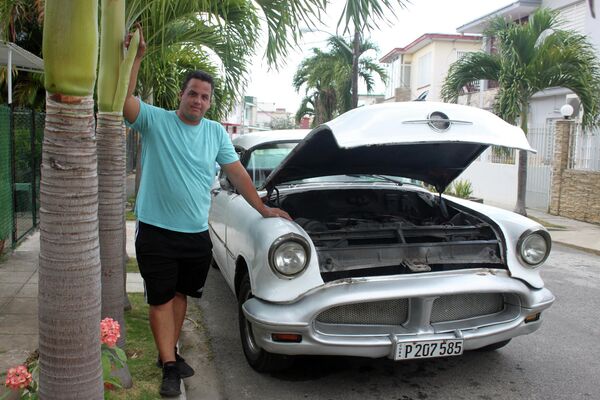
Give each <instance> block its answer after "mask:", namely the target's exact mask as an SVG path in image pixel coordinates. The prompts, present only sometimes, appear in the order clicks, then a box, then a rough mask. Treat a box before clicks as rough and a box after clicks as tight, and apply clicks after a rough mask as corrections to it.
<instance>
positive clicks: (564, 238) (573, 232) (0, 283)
mask: <svg viewBox="0 0 600 400" xmlns="http://www.w3.org/2000/svg"><path fill="white" fill-rule="evenodd" d="M528 212H529V215H530V216H531V217H533V218H536V219H538V220H542V221H546V222H548V223H550V224H553V225H556V228H550V229H549V230H550V234H551V236H552V240H553V241H554V243H560V244H564V245H567V246H570V247H574V248H577V249H580V250H584V251H588V252H592V253H594V254H597V255H600V225H594V224H588V223H585V222H580V221H575V220H571V219H568V218H564V217H557V216H553V215H549V214H546V213H543V212H540V211H536V210H528ZM134 237H135V223H133V222H128V223H127V253H128V254H129V256H130V257H135V248H134V245H133V243H134ZM39 239H40V237H39V232H36V233H33V234H31V235H30V236H29V237H28V238H27V239H25V240H24V241H23V242H22V243H21V245H20V246H19V247H17V249H15V250H14V251H12V252H11V253H9V254H8V255H5V260H4V261H3V262H1V263H0V374H4V373H5V372H6V370H7V369H8V368H10V367H13V366H16V365H18V364H22V363H23V362H24V361H25V360H26V358H27V357H28V356H29V354H31V352H32V351H34V350H35V349H37V347H38V318H37V310H38V308H37V287H38V273H37V271H38V267H39V261H38V259H39ZM127 291H128V292H143V283H142V279H141V277H140V276H139V274H128V275H127ZM188 304H189V309H188V315H187V316H186V321H185V324H184V328H183V332H182V336H181V343H180V353H181V354H182V355H183V356H184V357H185V358H186V360H187V361H188V362H190V364H191V365H192V366H193V367H194V368H195V369H196V375H195V376H194V377H192V378H188V379H186V380H185V382H184V383H185V386H186V387H187V388H188V389H190V390H191V391H192V392H193V393H194V396H193V397H194V398H195V399H196V398H198V399H200V398H204V399H219V398H221V395H220V393H221V391H220V386H219V380H218V376H217V373H216V371H215V368H214V363H213V362H212V361H211V360H212V357H211V354H210V346H209V343H208V340H207V339H206V337H205V335H204V331H203V327H202V315H201V312H200V310H199V308H198V307H197V306H196V305H195V303H194V302H193V301H190V302H189V303H188ZM2 383H3V382H2ZM5 390H6V389H5V388H4V385H0V396H1V395H2V393H3V392H4V391H5ZM185 398H186V396H185V390H184V391H183V394H182V396H180V399H185Z"/></svg>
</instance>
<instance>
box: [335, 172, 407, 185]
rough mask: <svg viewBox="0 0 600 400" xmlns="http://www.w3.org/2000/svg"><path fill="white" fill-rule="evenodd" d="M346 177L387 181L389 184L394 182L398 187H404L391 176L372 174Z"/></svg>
mask: <svg viewBox="0 0 600 400" xmlns="http://www.w3.org/2000/svg"><path fill="white" fill-rule="evenodd" d="M346 176H350V177H352V178H377V179H379V180H382V181H387V182H392V183H395V184H396V185H398V186H402V185H404V182H402V181H400V180H397V179H394V178H390V177H389V176H386V175H372V174H346Z"/></svg>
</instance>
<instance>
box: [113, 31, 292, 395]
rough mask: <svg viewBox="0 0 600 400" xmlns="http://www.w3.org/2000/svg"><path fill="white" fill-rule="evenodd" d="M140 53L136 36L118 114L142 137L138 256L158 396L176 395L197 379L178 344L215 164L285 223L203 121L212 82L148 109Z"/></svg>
mask: <svg viewBox="0 0 600 400" xmlns="http://www.w3.org/2000/svg"><path fill="white" fill-rule="evenodd" d="M140 34H141V29H140ZM129 40H130V37H129V38H128V39H127V40H126V46H128V45H129ZM145 50H146V43H145V41H144V38H143V35H140V46H139V49H138V51H137V54H136V57H135V61H134V64H133V68H132V71H131V78H130V79H131V80H130V83H129V88H128V92H127V98H126V100H125V106H124V108H123V116H124V117H125V120H126V121H127V122H128V123H129V125H130V126H131V127H132V128H133V129H135V130H137V131H139V132H140V133H141V137H142V171H143V172H142V179H141V183H140V189H139V192H138V195H137V199H136V207H135V208H136V216H137V219H138V230H137V233H136V243H135V244H136V255H137V260H138V264H139V268H140V272H141V274H142V277H143V278H144V284H145V288H146V299H147V302H148V304H149V308H150V311H149V319H150V327H151V329H152V334H153V336H154V341H155V343H156V347H157V349H158V356H159V359H158V364H159V366H162V368H163V378H162V383H161V387H160V394H161V395H163V396H178V395H179V394H180V380H181V378H186V377H189V376H191V375H193V374H194V370H193V369H192V368H191V367H190V366H189V365H188V364H187V363H186V362H185V360H184V359H183V358H181V357H180V356H179V355H178V354H177V349H176V344H177V341H178V339H179V334H180V332H181V327H182V324H183V320H184V317H185V313H186V309H187V296H192V297H196V298H199V297H201V295H202V289H203V286H204V282H205V280H206V276H207V273H208V269H209V264H210V260H211V248H212V245H211V243H210V237H209V235H208V209H209V206H210V188H211V185H212V183H213V180H214V176H215V165H216V164H215V161H216V162H217V163H218V164H219V165H220V166H221V168H222V169H223V170H224V171H225V173H226V174H227V176H228V178H229V180H230V181H231V182H232V183H233V185H234V186H235V188H236V189H237V191H238V192H239V193H240V194H241V195H242V196H243V197H244V199H246V201H247V202H248V203H249V204H250V205H251V206H252V207H254V208H255V209H256V211H258V212H259V213H260V214H261V215H262V216H263V217H282V218H287V219H290V217H289V215H288V214H287V213H286V212H285V211H283V210H280V209H278V208H269V207H267V206H265V205H264V204H263V202H262V200H261V199H260V197H259V196H258V194H257V193H256V190H255V188H254V185H253V184H252V181H251V180H250V177H249V175H248V173H247V172H246V170H245V169H244V167H243V166H242V165H241V163H240V162H239V160H238V157H237V154H236V153H235V151H234V149H233V146H232V144H231V141H230V140H229V137H228V135H227V133H226V132H225V129H224V128H223V127H222V126H221V125H220V124H219V123H218V122H215V121H211V120H208V119H206V118H204V115H205V113H206V111H207V110H208V109H209V107H210V105H211V100H212V94H213V90H214V85H213V79H212V77H211V76H210V75H208V74H206V73H205V72H202V71H194V72H192V73H190V74H189V75H188V76H187V78H186V80H185V81H184V82H183V85H182V88H181V92H180V103H179V107H178V109H177V110H176V111H167V110H164V109H161V108H158V107H153V106H151V105H148V104H145V103H144V102H142V101H140V100H139V99H137V98H135V97H134V96H133V92H134V89H135V86H136V80H137V75H138V71H139V68H140V64H141V61H142V58H143V55H144V53H145Z"/></svg>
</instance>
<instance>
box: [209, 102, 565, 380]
mask: <svg viewBox="0 0 600 400" xmlns="http://www.w3.org/2000/svg"><path fill="white" fill-rule="evenodd" d="M234 145H235V147H236V149H237V151H238V152H239V155H240V159H241V162H242V163H243V165H244V166H245V167H246V169H247V171H248V173H249V174H250V176H251V177H252V179H253V181H254V183H255V185H256V187H257V189H258V190H259V193H260V194H261V195H262V196H263V199H264V201H265V202H266V203H267V204H268V205H270V206H276V207H280V208H282V209H284V210H286V211H287V212H288V213H289V214H290V216H291V217H292V218H293V221H288V220H284V219H281V218H268V219H264V218H262V217H261V216H260V215H259V214H258V213H257V212H256V211H255V210H254V209H252V208H251V207H250V206H249V205H248V204H247V203H246V201H245V200H244V199H243V198H242V197H241V196H240V195H239V194H237V193H236V192H235V190H234V189H233V188H232V186H231V184H230V183H229V182H228V180H227V178H226V176H224V175H221V176H220V179H219V182H218V183H217V184H216V185H215V187H214V188H213V191H212V194H213V198H212V206H211V209H210V216H209V227H210V235H211V239H212V242H213V246H214V247H213V256H214V261H215V263H216V264H217V265H218V267H219V269H220V270H221V273H222V274H223V277H224V278H225V280H226V281H227V283H228V285H229V286H230V288H231V290H232V291H233V292H234V293H235V295H236V296H237V299H238V303H239V315H238V317H239V326H240V336H241V342H242V346H243V351H244V354H245V356H246V359H247V360H248V362H249V364H250V365H251V366H252V367H253V368H254V369H256V370H258V371H273V370H277V369H280V368H284V367H286V366H287V365H289V363H290V361H291V359H292V358H293V357H292V356H294V355H301V354H312V355H344V356H362V357H389V358H391V359H394V360H399V361H400V360H410V359H419V358H428V357H447V356H455V355H460V354H462V353H463V352H464V351H467V350H475V349H484V350H494V349H498V348H500V347H502V346H504V345H506V344H507V343H508V342H509V341H510V340H511V339H512V338H513V337H515V336H519V335H525V334H529V333H531V332H534V331H535V330H537V329H538V328H539V327H540V324H541V322H542V312H543V311H544V310H546V309H547V308H548V307H550V305H551V304H552V302H553V301H554V296H553V295H552V293H551V292H550V291H549V290H548V289H546V288H544V283H543V281H542V279H541V277H540V273H539V268H540V266H541V265H542V264H543V263H544V261H545V260H546V258H547V257H548V254H549V252H550V248H551V241H550V236H549V235H548V232H547V231H546V230H545V229H544V228H543V227H542V226H540V225H539V224H538V223H537V222H534V221H532V220H529V219H527V218H525V217H523V216H520V215H517V214H514V213H512V212H508V211H505V210H501V209H498V208H494V207H490V206H488V205H484V204H480V203H475V202H470V201H467V200H464V199H459V198H454V197H450V196H446V195H442V194H441V193H443V191H444V189H445V188H446V187H447V186H448V185H449V184H450V183H451V182H452V181H453V180H454V179H455V178H457V177H458V176H459V175H460V173H461V172H462V171H463V170H464V169H465V168H467V166H468V165H469V164H470V163H471V162H472V161H473V160H475V159H476V158H477V157H478V156H479V155H480V154H481V153H482V152H483V151H484V150H485V149H487V148H488V147H489V146H490V145H497V146H505V147H511V148H517V149H522V150H529V151H533V149H532V148H531V147H530V146H529V143H528V142H527V140H526V138H525V135H524V134H523V132H522V131H521V130H520V129H519V128H517V127H515V126H512V125H509V124H507V123H506V122H504V121H502V120H501V119H499V118H498V117H496V116H495V115H493V114H491V113H489V112H487V111H484V110H480V109H476V108H471V107H466V106H459V105H453V104H444V103H432V102H411V103H385V104H380V105H374V106H367V107H360V108H357V109H355V110H352V111H349V112H347V113H345V114H343V115H341V116H340V117H338V118H336V119H334V120H332V121H330V122H328V123H326V124H324V125H321V126H319V127H318V128H316V129H314V130H312V131H310V132H309V131H308V130H289V131H271V132H260V133H254V134H247V135H243V136H240V137H239V138H237V139H236V140H235V141H234ZM422 184H427V185H431V186H433V187H434V188H435V189H436V190H437V192H438V193H432V192H430V191H428V190H426V189H425V188H423V185H422ZM507 190H512V188H507Z"/></svg>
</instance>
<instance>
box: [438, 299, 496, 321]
mask: <svg viewBox="0 0 600 400" xmlns="http://www.w3.org/2000/svg"><path fill="white" fill-rule="evenodd" d="M503 309H504V296H502V294H501V293H466V294H457V295H451V296H442V297H439V298H437V299H435V301H434V302H433V308H432V310H431V322H432V323H436V322H446V321H458V320H461V319H467V318H474V317H482V316H484V315H489V314H494V313H497V312H500V311H502V310H503Z"/></svg>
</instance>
